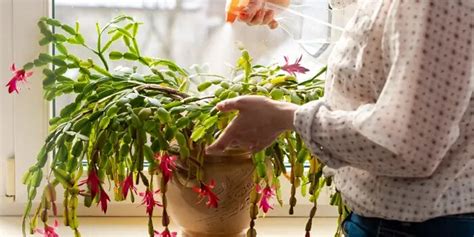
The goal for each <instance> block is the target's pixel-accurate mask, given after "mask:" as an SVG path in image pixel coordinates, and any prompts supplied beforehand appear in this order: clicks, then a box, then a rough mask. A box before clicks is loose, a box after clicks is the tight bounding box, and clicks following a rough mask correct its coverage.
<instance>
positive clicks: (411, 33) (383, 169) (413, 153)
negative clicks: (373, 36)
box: [295, 0, 474, 177]
mask: <svg viewBox="0 0 474 237" xmlns="http://www.w3.org/2000/svg"><path fill="white" fill-rule="evenodd" d="M433 3H435V4H433ZM437 4H438V3H436V2H432V1H428V0H422V1H419V3H415V2H413V1H404V2H402V1H394V2H393V3H392V6H391V7H390V10H389V13H388V16H387V19H386V24H385V30H384V37H383V43H382V45H383V47H384V49H383V50H384V52H385V53H386V54H387V59H388V60H387V63H388V67H387V70H389V72H388V78H387V81H386V83H385V85H384V88H383V90H382V93H381V95H380V96H379V98H378V100H377V102H376V103H374V104H367V105H364V106H361V107H360V108H359V109H357V110H356V111H338V110H331V109H330V108H328V107H324V106H322V107H321V108H320V109H315V108H316V107H315V106H317V104H318V103H321V102H316V103H311V104H307V105H305V106H303V107H302V108H300V109H299V110H298V111H297V112H296V116H295V117H296V118H295V126H296V130H297V131H298V132H299V133H300V134H301V135H302V136H303V137H304V140H305V142H306V144H307V145H308V146H309V147H310V148H311V149H312V150H313V152H315V153H317V154H319V155H320V157H321V159H323V160H325V161H326V162H327V163H328V164H331V162H334V161H336V160H337V161H338V163H339V165H337V166H339V167H340V166H344V165H349V166H354V167H357V168H360V169H364V170H367V171H369V172H371V173H374V174H376V175H381V176H398V177H427V176H430V175H431V174H432V173H433V172H434V171H435V169H436V168H437V167H438V165H439V164H440V163H441V162H442V160H443V158H444V157H445V155H446V154H447V152H448V151H449V150H450V149H451V147H452V145H453V144H454V143H455V142H456V141H457V139H458V137H459V122H460V120H461V118H462V116H463V115H464V113H465V111H466V109H467V107H468V106H469V103H470V99H471V97H472V96H473V86H474V82H473V80H472V70H471V67H472V57H473V55H472V51H473V47H472V43H471V41H472V25H470V24H472V23H470V22H469V20H467V19H463V18H462V17H459V16H463V15H466V14H469V13H468V11H469V9H467V8H464V7H462V6H459V5H457V4H458V3H457V2H456V3H455V2H449V3H448V2H446V3H443V4H439V5H437ZM448 9H449V10H448ZM448 11H450V13H449V14H447V13H446V12H448ZM439 14H443V15H444V17H443V18H441V17H439ZM447 22H457V23H456V24H455V25H453V27H449V28H448V27H446V26H445V25H446V24H447ZM366 63H367V62H366ZM337 166H336V167H335V168H337Z"/></svg>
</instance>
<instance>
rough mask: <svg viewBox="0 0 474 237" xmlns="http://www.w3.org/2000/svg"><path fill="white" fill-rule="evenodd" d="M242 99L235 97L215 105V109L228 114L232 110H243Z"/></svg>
mask: <svg viewBox="0 0 474 237" xmlns="http://www.w3.org/2000/svg"><path fill="white" fill-rule="evenodd" d="M243 104H244V103H243V100H242V97H235V98H232V99H228V100H224V101H222V102H220V103H218V104H217V105H216V108H217V109H218V110H219V111H221V112H229V111H232V110H242V109H244V106H243Z"/></svg>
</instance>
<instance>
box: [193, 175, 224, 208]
mask: <svg viewBox="0 0 474 237" xmlns="http://www.w3.org/2000/svg"><path fill="white" fill-rule="evenodd" d="M215 186H216V182H215V181H214V180H211V182H210V183H209V184H208V185H206V184H204V183H202V182H201V187H199V188H198V187H194V188H193V190H194V192H196V193H198V194H199V198H201V200H202V199H204V198H205V197H207V202H206V204H207V206H208V207H213V208H217V204H218V202H219V198H218V197H217V195H216V194H215V193H214V192H212V189H214V187H215Z"/></svg>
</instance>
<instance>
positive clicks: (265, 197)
mask: <svg viewBox="0 0 474 237" xmlns="http://www.w3.org/2000/svg"><path fill="white" fill-rule="evenodd" d="M256 188H257V192H258V193H260V194H262V198H261V199H260V205H259V207H260V208H261V209H262V211H263V212H264V213H267V212H268V210H269V209H273V207H272V205H271V204H270V202H269V201H270V199H271V198H272V197H273V196H274V195H275V190H274V189H273V188H271V187H270V186H267V187H265V188H264V189H262V188H261V187H260V185H257V187H256Z"/></svg>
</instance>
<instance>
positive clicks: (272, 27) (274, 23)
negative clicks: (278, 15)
mask: <svg viewBox="0 0 474 237" xmlns="http://www.w3.org/2000/svg"><path fill="white" fill-rule="evenodd" d="M268 27H270V29H272V30H273V29H276V28H277V27H278V22H277V21H275V20H272V21H270V23H268Z"/></svg>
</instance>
